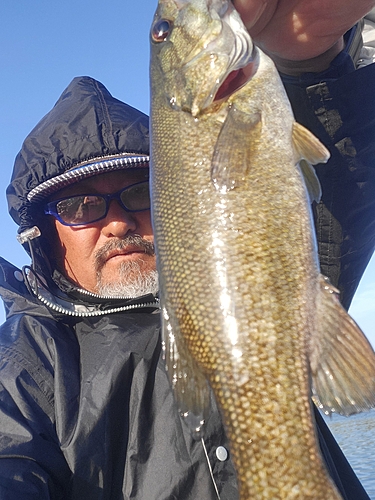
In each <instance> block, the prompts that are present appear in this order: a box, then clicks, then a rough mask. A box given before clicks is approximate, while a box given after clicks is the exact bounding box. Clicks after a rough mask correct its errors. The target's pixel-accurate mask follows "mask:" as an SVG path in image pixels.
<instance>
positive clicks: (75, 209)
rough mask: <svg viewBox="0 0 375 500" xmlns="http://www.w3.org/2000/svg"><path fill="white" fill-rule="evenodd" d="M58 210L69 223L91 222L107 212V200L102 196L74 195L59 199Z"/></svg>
mask: <svg viewBox="0 0 375 500" xmlns="http://www.w3.org/2000/svg"><path fill="white" fill-rule="evenodd" d="M56 210H57V213H58V214H59V216H60V217H61V219H62V220H63V221H64V222H65V223H67V224H89V223H90V222H93V221H95V220H97V219H99V218H100V217H102V216H103V215H104V214H105V210H106V202H105V199H104V198H102V197H101V196H95V195H82V196H72V197H71V198H67V199H66V200H61V201H59V202H58V203H57V205H56Z"/></svg>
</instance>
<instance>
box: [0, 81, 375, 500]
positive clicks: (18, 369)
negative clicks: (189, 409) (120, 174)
mask: <svg viewBox="0 0 375 500" xmlns="http://www.w3.org/2000/svg"><path fill="white" fill-rule="evenodd" d="M129 154H130V156H131V157H132V158H134V157H138V158H141V160H139V159H138V160H134V161H136V162H138V161H141V162H143V163H144V162H145V161H146V156H147V154H148V142H147V120H146V118H145V117H144V115H142V114H140V113H139V112H137V111H136V110H134V109H133V108H129V107H128V106H126V105H124V104H123V103H120V101H117V100H115V99H114V98H113V97H112V96H111V95H110V94H109V93H108V91H107V90H106V89H105V88H104V87H103V86H102V85H101V84H100V83H98V82H96V81H95V80H93V79H91V78H87V77H83V78H77V79H75V80H73V82H72V83H71V84H70V86H69V87H68V88H67V89H66V91H65V92H64V93H63V94H62V96H61V98H60V99H59V101H58V102H57V103H56V106H55V107H54V108H53V110H52V111H51V112H50V114H48V115H47V116H46V117H45V118H44V119H43V120H42V121H41V122H40V123H39V125H38V126H37V127H36V129H34V131H33V132H32V133H31V134H30V136H29V137H28V138H27V139H26V141H25V144H24V146H23V149H22V151H21V153H20V155H19V156H18V157H17V159H16V163H15V169H14V174H13V177H12V181H11V185H10V187H9V188H8V200H9V206H10V212H11V214H12V216H13V217H14V219H15V220H16V221H17V222H18V224H20V232H21V234H22V233H24V231H25V230H27V229H30V228H32V227H33V226H34V225H38V224H39V223H40V221H41V219H42V215H41V214H42V212H41V201H42V199H43V196H46V195H47V194H50V193H51V192H52V191H53V190H54V189H59V188H60V187H61V186H62V185H66V183H70V182H74V178H75V176H76V175H78V176H87V175H95V172H97V171H98V170H99V171H100V172H101V171H103V170H105V169H107V168H115V169H116V168H128V167H129V166H124V163H123V158H124V157H127V156H129ZM142 158H143V159H142ZM107 162H109V163H107ZM87 165H88V166H89V168H86V170H85V167H86V166H87ZM93 165H94V166H93ZM131 166H134V164H133V163H132V162H131ZM131 166H130V168H131ZM82 168H83V170H82ZM92 169H94V170H92ZM92 172H94V173H92ZM79 178H81V177H79ZM40 186H42V189H41V190H40V191H38V187H40ZM30 193H33V195H32V196H30ZM38 239H39V238H36V240H38ZM26 245H28V246H29V250H30V246H31V247H33V246H34V250H35V255H34V257H35V259H36V261H38V262H37V264H36V265H35V268H34V269H33V270H29V271H28V273H26V272H24V273H21V272H20V271H19V270H18V269H16V268H15V267H13V266H12V265H11V264H9V263H7V262H6V261H4V260H3V259H2V260H1V261H0V269H1V273H0V291H1V295H2V297H3V299H4V302H5V306H6V309H7V320H6V322H5V323H4V325H3V326H2V327H1V331H0V352H1V356H0V422H1V426H0V498H6V499H7V500H12V499H14V500H19V499H30V500H31V499H35V500H37V499H38V500H41V499H43V500H47V499H53V500H57V499H65V500H67V499H71V500H78V499H80V500H81V499H82V498H85V499H89V500H102V499H103V500H104V499H106V500H109V499H110V500H122V499H126V500H128V499H138V500H163V499H165V500H167V499H168V500H171V499H176V500H177V499H178V500H185V499H186V500H197V499H199V500H211V499H212V500H214V499H217V498H218V497H220V499H221V500H237V499H238V492H237V484H236V476H235V471H234V468H233V464H232V461H231V457H230V453H229V451H228V450H229V447H228V442H227V437H226V435H225V431H224V428H223V425H222V422H221V418H220V415H219V412H218V409H217V408H216V404H215V401H214V399H213V398H212V401H211V406H212V408H211V412H210V415H209V418H208V419H207V422H206V423H205V433H204V440H203V439H202V440H199V439H194V437H193V436H192V434H191V433H190V430H189V429H188V428H187V426H186V425H185V423H184V422H183V421H182V420H181V418H180V416H179V413H178V410H177V407H176V404H175V401H174V398H173V394H172V391H171V387H170V384H169V381H168V379H167V375H166V372H165V369H164V364H163V361H162V359H161V342H160V321H159V308H158V301H157V298H156V297H153V296H152V295H150V296H145V297H140V298H138V299H135V300H132V299H130V300H126V299H110V300H107V299H103V298H99V297H97V296H95V295H93V294H87V293H85V292H84V291H82V290H78V289H77V288H76V287H74V286H73V285H71V284H70V283H69V282H67V281H66V280H65V279H64V278H63V277H62V276H61V275H59V274H58V273H56V272H55V273H54V279H53V280H52V279H51V276H50V275H49V276H48V273H50V271H48V272H47V271H46V265H45V264H44V265H43V262H42V261H41V260H40V259H42V258H45V248H44V246H43V240H41V243H40V242H39V243H37V242H35V241H34V240H27V239H26ZM52 272H53V270H52ZM316 418H317V424H318V427H317V432H318V435H319V440H320V445H321V449H322V453H323V456H324V458H325V460H326V463H327V466H328V468H329V471H330V474H331V476H332V477H333V479H334V480H335V482H336V484H337V485H338V487H339V489H340V490H341V492H342V495H343V498H347V499H356V500H359V499H361V498H363V499H365V498H368V497H367V495H366V494H365V492H364V491H363V489H362V488H361V485H360V484H359V482H358V480H357V478H356V477H355V475H354V473H353V472H352V470H351V468H350V466H349V465H348V463H347V461H346V460H345V458H344V456H343V455H342V453H341V451H340V449H339V447H338V446H337V444H336V442H335V441H334V439H333V438H332V436H331V434H330V432H329V431H328V429H327V427H326V425H325V423H324V421H323V419H322V418H321V417H320V415H319V414H318V412H316Z"/></svg>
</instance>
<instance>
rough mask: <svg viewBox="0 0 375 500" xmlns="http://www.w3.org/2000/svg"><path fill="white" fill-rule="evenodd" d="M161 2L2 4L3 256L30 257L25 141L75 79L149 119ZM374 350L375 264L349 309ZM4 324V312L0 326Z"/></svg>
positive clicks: (4, 0) (32, 0)
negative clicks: (22, 168) (21, 172)
mask: <svg viewBox="0 0 375 500" xmlns="http://www.w3.org/2000/svg"><path fill="white" fill-rule="evenodd" d="M156 4H157V0H133V1H131V0H105V2H104V1H103V0H101V1H99V0H64V1H60V0H59V1H58V0H17V1H15V0H1V2H0V19H1V21H2V23H1V24H2V28H1V30H0V72H1V79H0V151H1V156H0V158H1V166H0V214H1V215H0V220H1V228H2V237H1V238H0V255H1V256H2V257H3V258H5V259H7V260H9V261H11V262H12V263H13V264H15V265H16V266H18V267H22V265H25V264H29V258H28V255H27V254H26V252H25V251H24V250H23V248H22V247H21V246H20V245H19V243H18V242H17V241H16V232H17V227H16V225H15V224H14V223H13V221H12V220H11V218H10V216H9V215H8V211H7V204H6V199H5V189H6V187H7V185H8V183H9V180H10V176H11V171H12V168H13V162H14V158H15V156H16V154H17V153H18V151H19V150H20V148H21V145H22V142H23V140H24V138H25V137H26V135H27V134H28V133H29V132H30V131H31V129H32V128H33V127H34V126H35V125H36V124H37V122H38V121H39V120H40V119H41V118H42V117H43V116H44V115H45V114H46V113H47V112H48V111H49V110H50V109H51V108H52V107H53V105H54V103H55V102H56V101H57V99H58V98H59V96H60V94H61V93H62V91H63V90H64V89H65V88H66V87H67V86H68V84H69V83H70V81H71V80H72V79H73V78H74V77H75V76H82V75H88V76H92V77H93V78H95V79H97V80H99V81H101V82H102V83H103V84H104V85H105V86H106V87H107V88H108V90H109V91H110V92H111V94H112V95H113V96H114V97H116V98H118V99H121V100H123V101H126V102H127V103H128V104H130V105H132V106H134V107H136V108H138V109H140V110H141V111H143V112H145V113H149V76H148V67H149V29H150V25H151V21H152V18H153V15H154V11H155V9H156ZM350 313H351V315H352V316H353V317H354V319H355V320H356V321H357V322H358V324H359V325H360V326H361V328H362V329H363V330H364V332H365V334H366V335H367V337H368V338H369V340H370V342H371V343H372V345H373V346H374V347H375V258H373V259H372V260H371V262H370V264H369V266H368V268H367V270H366V273H365V275H364V277H363V279H362V282H361V284H360V287H359V288H358V290H357V293H356V296H355V298H354V301H353V303H352V306H351V309H350ZM3 320H4V313H3V309H2V308H1V307H0V322H2V321H3Z"/></svg>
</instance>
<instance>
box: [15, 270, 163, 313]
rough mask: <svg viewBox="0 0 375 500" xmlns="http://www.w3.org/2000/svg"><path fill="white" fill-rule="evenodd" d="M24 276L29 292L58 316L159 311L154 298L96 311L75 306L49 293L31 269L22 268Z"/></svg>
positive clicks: (94, 307) (92, 294)
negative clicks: (147, 309) (151, 309)
mask: <svg viewBox="0 0 375 500" xmlns="http://www.w3.org/2000/svg"><path fill="white" fill-rule="evenodd" d="M22 273H23V276H24V282H25V284H27V288H28V290H29V292H30V293H31V294H32V295H33V296H34V297H36V298H37V299H38V300H39V301H40V302H41V303H42V304H43V305H45V306H46V307H48V309H51V310H52V311H55V312H57V313H60V314H64V315H67V316H73V317H79V318H88V317H95V316H105V315H106V314H113V313H117V312H125V311H134V310H136V309H143V308H150V307H152V308H155V309H159V308H160V305H159V299H158V298H157V297H155V298H154V300H153V301H148V302H140V303H137V304H127V305H123V306H117V307H112V308H110V309H98V308H97V307H96V306H95V305H93V306H91V307H90V306H86V305H84V304H76V303H74V302H73V301H72V300H69V299H65V298H62V297H58V296H56V295H54V294H53V293H52V292H50V291H49V290H48V288H47V285H46V284H45V283H44V280H42V279H41V277H40V276H38V275H37V274H36V273H35V272H34V271H33V270H32V269H31V268H29V267H28V266H24V267H23V269H22ZM77 291H78V292H79V293H81V294H83V295H86V296H87V297H92V298H99V299H102V300H111V299H113V297H108V296H106V297H105V296H101V295H98V294H96V293H93V292H89V291H88V290H84V289H82V288H77ZM123 299H124V300H131V299H132V297H129V298H127V297H124V298H123Z"/></svg>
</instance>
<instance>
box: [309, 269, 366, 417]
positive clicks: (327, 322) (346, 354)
mask: <svg viewBox="0 0 375 500" xmlns="http://www.w3.org/2000/svg"><path fill="white" fill-rule="evenodd" d="M317 324H318V334H317V336H316V338H314V339H312V343H311V353H310V366H311V371H312V379H313V399H314V402H315V403H316V405H317V406H318V407H319V408H320V409H322V410H323V411H324V412H325V413H326V414H330V413H332V412H336V413H339V414H341V415H346V416H348V415H351V414H354V413H360V412H361V411H364V410H368V409H370V408H374V407H375V353H374V351H373V349H372V347H371V345H370V343H369V342H368V340H367V339H366V337H365V335H364V334H363V332H362V331H361V330H360V328H359V327H358V325H357V324H356V323H355V322H354V320H353V319H352V318H351V317H350V316H349V314H348V313H347V312H346V311H345V309H344V308H343V307H342V306H341V304H340V302H339V300H338V292H337V290H336V289H335V288H334V287H333V286H332V285H331V284H330V283H329V282H328V281H327V280H326V279H325V278H324V277H323V276H322V277H321V280H320V294H319V298H318V317H317Z"/></svg>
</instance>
